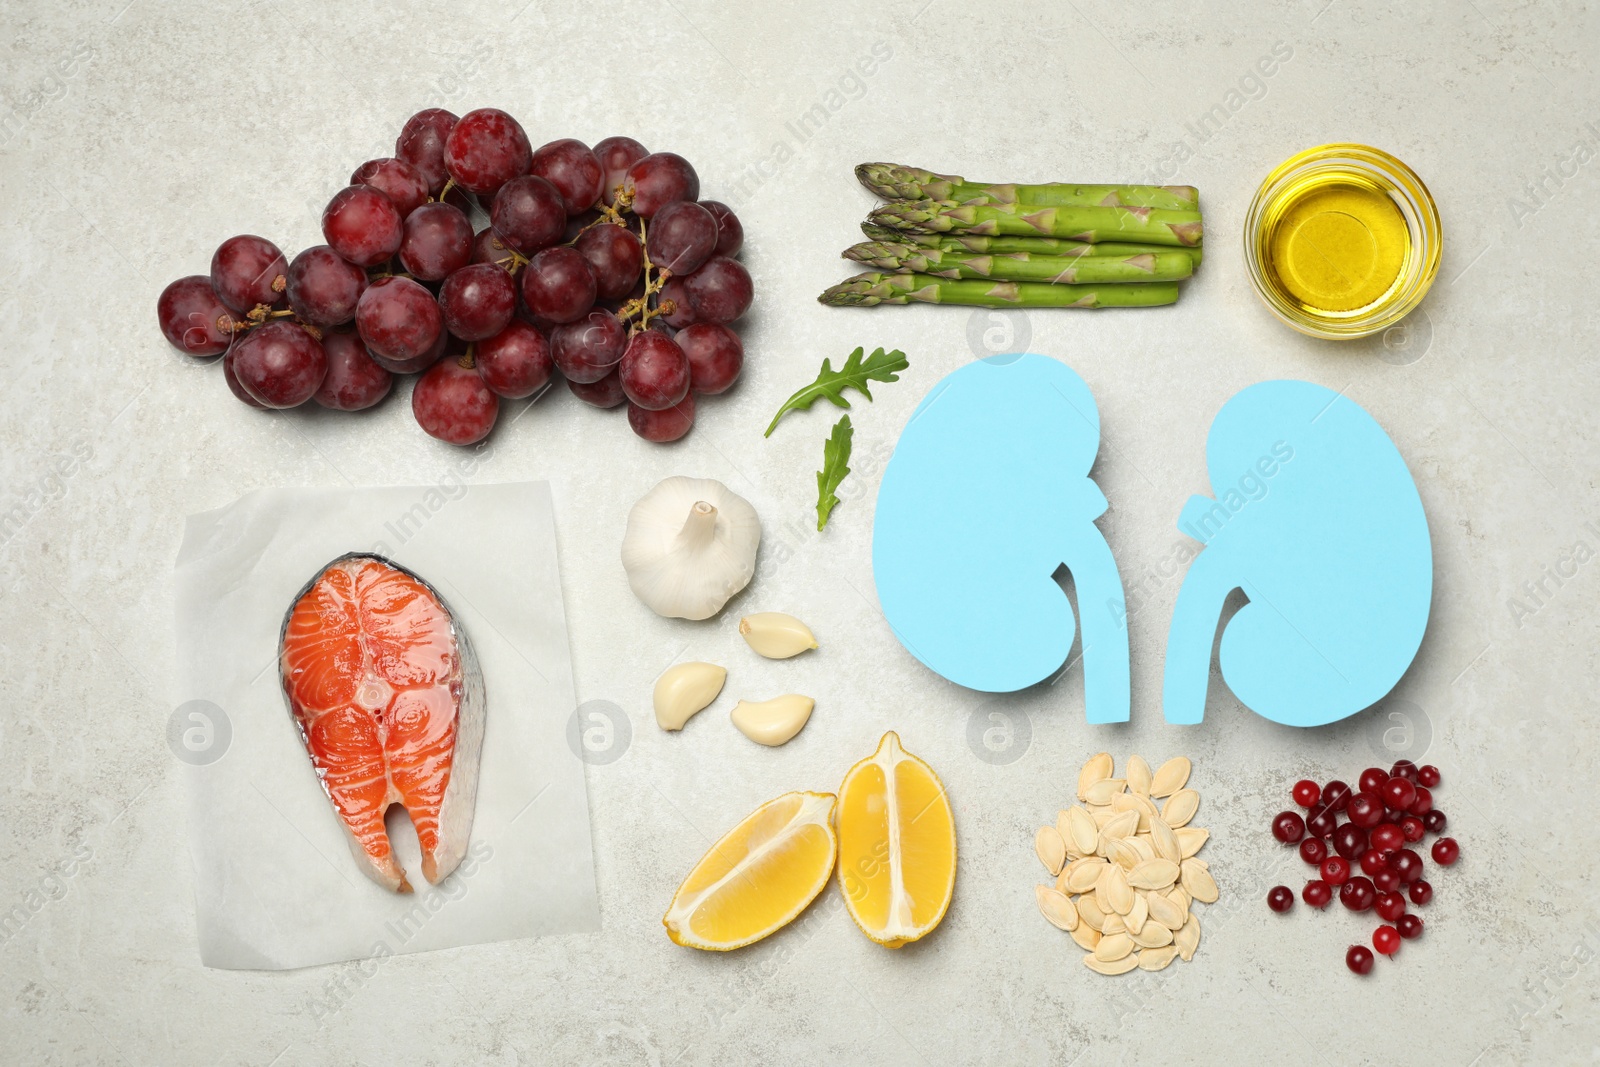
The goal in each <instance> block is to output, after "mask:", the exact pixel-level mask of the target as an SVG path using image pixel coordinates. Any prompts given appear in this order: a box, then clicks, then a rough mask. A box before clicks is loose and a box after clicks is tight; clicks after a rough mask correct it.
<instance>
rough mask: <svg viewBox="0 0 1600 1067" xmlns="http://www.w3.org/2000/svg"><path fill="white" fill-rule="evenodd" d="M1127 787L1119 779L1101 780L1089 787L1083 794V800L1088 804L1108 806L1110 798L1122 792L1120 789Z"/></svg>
mask: <svg viewBox="0 0 1600 1067" xmlns="http://www.w3.org/2000/svg"><path fill="white" fill-rule="evenodd" d="M1125 785H1127V783H1126V782H1125V781H1123V780H1122V779H1121V778H1102V779H1101V780H1100V781H1098V782H1096V783H1094V785H1091V786H1090V787H1089V791H1088V792H1087V793H1086V794H1084V800H1086V801H1088V802H1089V803H1090V804H1110V803H1111V798H1112V797H1114V796H1116V795H1117V794H1119V793H1121V792H1122V787H1123V786H1125Z"/></svg>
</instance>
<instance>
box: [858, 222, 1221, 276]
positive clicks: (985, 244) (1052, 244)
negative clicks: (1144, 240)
mask: <svg viewBox="0 0 1600 1067" xmlns="http://www.w3.org/2000/svg"><path fill="white" fill-rule="evenodd" d="M861 232H862V233H864V234H866V235H867V236H868V237H870V238H871V239H872V240H873V241H888V242H891V243H894V244H908V245H916V246H918V247H919V248H937V249H939V250H940V251H942V252H997V253H998V252H1032V253H1034V254H1035V255H1041V256H1136V255H1138V254H1139V253H1141V252H1170V251H1172V246H1170V245H1148V244H1128V243H1125V242H1102V243H1101V244H1090V243H1088V242H1087V241H1069V240H1067V239H1066V238H1065V237H986V236H984V235H982V234H974V233H912V232H911V231H910V230H894V229H890V228H889V227H887V226H875V225H873V224H872V223H870V222H863V223H862V224H861ZM856 247H860V246H859V245H857V246H856ZM1184 251H1185V252H1187V253H1188V255H1189V258H1190V259H1192V260H1194V265H1195V266H1197V267H1198V266H1199V265H1200V259H1201V246H1199V245H1196V246H1195V247H1193V248H1186V249H1184ZM845 255H846V256H849V257H850V258H851V259H854V258H856V257H854V256H851V255H850V253H849V252H846V253H845Z"/></svg>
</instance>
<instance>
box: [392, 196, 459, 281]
mask: <svg viewBox="0 0 1600 1067" xmlns="http://www.w3.org/2000/svg"><path fill="white" fill-rule="evenodd" d="M400 262H401V263H402V264H403V265H404V266H405V268H406V270H408V271H410V272H411V274H412V275H413V276H414V277H417V278H420V279H422V280H423V281H425V282H437V281H443V280H444V279H445V278H448V277H449V276H450V275H451V274H454V273H455V272H456V271H458V270H460V269H461V268H462V267H465V266H466V265H467V264H468V263H471V262H472V223H470V222H468V221H467V216H466V215H465V213H463V212H462V211H461V209H460V208H456V207H452V206H451V205H449V204H443V203H439V202H437V201H436V202H434V203H430V204H423V205H422V206H421V207H419V208H417V210H415V211H413V212H412V213H411V214H410V215H408V216H406V223H405V236H404V237H402V238H401V240H400Z"/></svg>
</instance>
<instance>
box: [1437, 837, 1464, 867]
mask: <svg viewBox="0 0 1600 1067" xmlns="http://www.w3.org/2000/svg"><path fill="white" fill-rule="evenodd" d="M1460 858H1461V846H1460V845H1458V844H1456V839H1455V838H1453V837H1441V838H1439V840H1437V841H1435V842H1434V843H1433V862H1435V863H1438V864H1442V865H1443V866H1445V867H1448V866H1450V865H1451V864H1452V863H1454V862H1455V861H1456V860H1458V859H1460Z"/></svg>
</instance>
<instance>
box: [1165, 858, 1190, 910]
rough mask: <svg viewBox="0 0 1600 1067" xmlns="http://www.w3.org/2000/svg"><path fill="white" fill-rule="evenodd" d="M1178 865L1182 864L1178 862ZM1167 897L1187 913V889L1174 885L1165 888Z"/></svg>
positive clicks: (1188, 901)
mask: <svg viewBox="0 0 1600 1067" xmlns="http://www.w3.org/2000/svg"><path fill="white" fill-rule="evenodd" d="M1179 866H1180V867H1181V866H1182V865H1181V864H1180V865H1179ZM1167 899H1168V900H1170V901H1172V902H1173V903H1174V904H1176V905H1177V906H1178V908H1179V909H1180V910H1182V912H1183V914H1184V915H1185V916H1187V915H1188V914H1189V904H1190V903H1191V902H1190V900H1189V891H1188V890H1186V889H1184V888H1183V886H1181V885H1175V886H1173V887H1172V888H1171V889H1169V890H1167Z"/></svg>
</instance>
